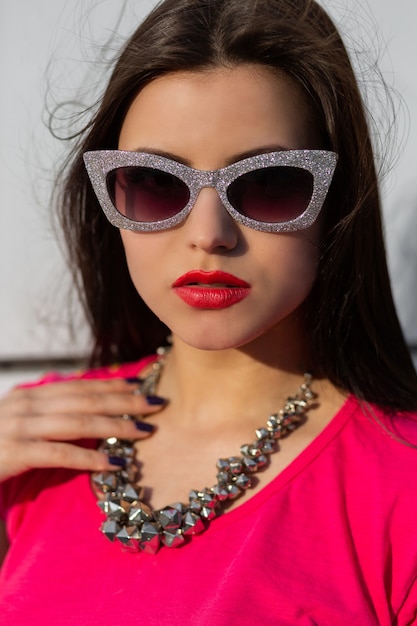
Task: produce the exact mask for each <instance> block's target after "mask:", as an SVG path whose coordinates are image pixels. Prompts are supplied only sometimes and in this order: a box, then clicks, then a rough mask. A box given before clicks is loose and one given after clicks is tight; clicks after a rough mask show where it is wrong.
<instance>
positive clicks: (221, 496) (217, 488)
mask: <svg viewBox="0 0 417 626" xmlns="http://www.w3.org/2000/svg"><path fill="white" fill-rule="evenodd" d="M211 491H212V492H213V494H214V495H215V496H216V498H217V500H219V502H224V501H225V500H227V499H228V497H229V492H228V491H227V483H226V484H224V485H223V484H217V485H214V487H212V488H211Z"/></svg>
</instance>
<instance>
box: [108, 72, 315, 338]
mask: <svg viewBox="0 0 417 626" xmlns="http://www.w3.org/2000/svg"><path fill="white" fill-rule="evenodd" d="M311 117H312V116H311V115H310V112H309V108H308V105H307V101H306V97H305V95H304V93H303V91H302V90H301V88H300V87H298V86H297V85H296V84H295V83H294V82H292V81H291V80H290V79H289V78H287V77H277V76H276V75H275V74H272V72H270V71H269V70H267V69H264V68H260V67H257V66H256V67H255V66H238V67H234V68H219V69H215V70H210V71H206V72H198V73H194V72H179V73H175V74H170V75H167V76H164V77H161V78H157V79H156V80H154V81H153V82H151V83H150V84H149V85H147V86H146V87H145V88H144V89H143V90H142V91H141V92H140V93H139V94H138V95H137V97H136V98H135V100H134V101H133V103H132V105H131V107H130V108H129V110H128V113H127V115H126V118H125V120H124V123H123V126H122V129H121V133H120V139H119V146H118V147H119V149H121V150H132V151H136V150H137V151H144V152H152V153H156V154H163V155H165V156H169V157H170V158H172V159H175V160H178V161H180V162H183V163H186V164H187V165H189V166H191V167H194V168H196V169H201V170H214V169H218V168H221V167H224V166H225V165H227V164H229V163H230V162H234V161H238V160H240V159H242V158H244V157H245V156H248V155H254V154H259V153H263V152H270V151H276V150H281V149H285V150H288V149H303V148H305V149H309V148H311V149H313V148H318V147H320V144H319V138H318V136H317V133H316V129H315V126H314V122H312V119H311ZM121 237H122V241H123V245H124V248H125V251H126V257H127V262H128V266H129V270H130V274H131V277H132V280H133V282H134V284H135V286H136V289H137V290H138V292H139V294H140V295H141V297H142V298H143V300H144V301H145V302H146V303H147V305H148V306H149V307H150V308H151V309H152V310H153V311H154V313H155V314H156V315H157V316H158V317H159V318H160V319H161V320H162V321H163V322H164V323H165V324H166V325H167V326H168V327H169V328H170V329H171V330H172V332H173V334H174V335H176V336H177V337H178V338H179V339H181V340H182V341H184V342H185V343H187V344H189V345H192V346H194V347H196V348H200V349H208V350H220V349H227V348H235V347H241V346H243V345H246V344H249V343H250V342H253V341H254V340H256V339H257V338H259V337H261V336H262V335H265V333H274V337H276V334H277V333H278V334H280V333H281V334H282V336H283V337H286V336H288V333H291V332H292V331H293V329H294V327H295V326H296V325H297V323H296V321H295V320H296V319H297V316H296V311H297V309H298V308H299V307H300V305H301V303H302V302H303V301H304V300H305V298H306V296H307V295H308V293H309V292H310V290H311V287H312V285H313V282H314V279H315V276H316V266H317V261H318V237H319V227H318V225H317V223H316V224H315V225H313V226H312V227H311V228H309V229H306V230H302V231H298V232H295V233H285V234H284V233H279V234H277V233H265V232H260V231H256V230H252V229H250V228H248V227H246V226H243V225H241V224H238V223H237V222H235V221H234V220H233V218H232V217H231V216H230V215H229V214H228V213H227V211H226V210H225V208H224V207H223V205H222V203H221V201H220V199H219V196H218V194H217V192H216V190H215V189H213V188H204V189H202V191H201V192H200V194H199V196H198V198H197V201H196V204H195V206H194V207H193V209H192V211H191V213H190V214H189V216H188V218H187V219H186V220H185V221H184V222H183V223H182V224H180V225H179V226H177V227H175V228H172V229H169V230H165V231H159V232H151V233H138V232H130V231H127V230H122V231H121ZM193 271H198V272H201V271H202V272H216V271H220V272H225V273H227V274H231V275H232V276H233V277H236V279H237V283H239V281H240V282H241V287H236V286H232V287H231V286H230V284H232V283H233V282H234V281H233V279H231V278H230V279H227V277H224V276H221V275H216V274H214V275H212V276H211V278H210V277H207V279H206V277H205V276H204V275H201V274H198V273H197V274H194V275H192V274H191V275H188V276H185V275H187V274H188V273H189V272H193ZM179 279H180V281H179V282H180V283H181V287H178V284H179V283H178V280H179ZM210 280H213V281H214V283H213V284H209V283H210ZM196 283H197V284H196Z"/></svg>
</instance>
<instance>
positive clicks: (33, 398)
mask: <svg viewBox="0 0 417 626" xmlns="http://www.w3.org/2000/svg"><path fill="white" fill-rule="evenodd" d="M164 404H165V401H164V399H162V398H161V399H158V398H157V401H155V396H152V397H151V401H150V402H149V401H148V399H147V397H146V396H142V395H140V394H134V393H115V392H114V390H111V391H107V392H106V393H103V392H100V391H97V390H96V389H94V388H93V389H91V388H90V389H89V390H88V392H84V393H81V392H80V391H79V392H78V393H73V392H72V393H70V394H69V395H67V394H65V393H56V394H54V395H46V396H45V395H44V394H39V393H37V391H36V390H35V389H22V390H21V391H20V393H19V394H18V395H15V396H14V398H13V399H12V401H10V399H9V406H8V409H9V413H11V414H13V415H44V414H57V413H85V414H91V415H97V414H98V415H122V414H124V413H128V414H132V415H143V414H151V413H155V412H157V411H158V410H160V409H161V408H162V407H163V406H164Z"/></svg>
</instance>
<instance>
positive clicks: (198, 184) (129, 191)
mask: <svg viewBox="0 0 417 626" xmlns="http://www.w3.org/2000/svg"><path fill="white" fill-rule="evenodd" d="M84 162H85V166H86V169H87V172H88V175H89V177H90V180H91V184H92V186H93V189H94V191H95V194H96V196H97V199H98V201H99V203H100V205H101V207H102V209H103V211H104V213H105V214H106V216H107V218H108V220H109V221H110V222H111V223H112V224H113V225H114V226H116V227H117V228H122V229H127V230H134V231H141V232H150V231H151V232H152V231H158V230H165V229H168V228H173V227H174V226H177V225H178V224H180V223H181V222H183V221H184V220H185V219H186V217H187V215H188V214H189V213H190V211H191V210H192V208H193V206H194V204H195V202H196V200H197V196H198V194H199V193H200V191H201V189H203V188H205V187H214V188H215V189H216V191H217V193H218V194H219V197H220V199H221V201H222V203H223V205H224V208H225V209H226V211H227V212H228V213H229V214H230V215H231V216H232V217H233V219H235V220H236V222H239V224H243V225H244V226H247V227H249V228H253V229H255V230H260V231H265V232H289V231H294V230H301V229H304V228H308V227H309V226H311V225H312V224H313V223H314V221H315V220H316V219H317V216H318V215H319V213H320V210H321V208H322V206H323V204H324V201H325V199H326V195H327V192H328V190H329V187H330V183H331V181H332V177H333V174H334V170H335V168H336V162H337V155H336V154H335V153H334V152H328V151H324V150H283V151H280V152H268V153H266V154H259V155H257V156H253V157H249V158H247V159H243V160H242V161H237V162H236V163H233V164H232V165H228V166H227V167H223V168H222V169H218V170H212V171H206V170H196V169H193V168H191V167H188V166H187V165H183V164H182V163H178V162H177V161H173V160H171V159H167V158H165V157H162V156H158V155H155V154H148V153H143V152H128V151H124V150H96V151H92V152H86V153H85V154H84Z"/></svg>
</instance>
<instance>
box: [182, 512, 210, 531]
mask: <svg viewBox="0 0 417 626" xmlns="http://www.w3.org/2000/svg"><path fill="white" fill-rule="evenodd" d="M205 528H206V527H205V526H204V522H203V520H202V519H201V517H200V516H199V515H196V514H195V513H193V512H192V511H187V513H186V514H185V517H184V522H183V524H182V532H183V534H184V535H197V534H198V533H202V532H203V531H204V530H205Z"/></svg>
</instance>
